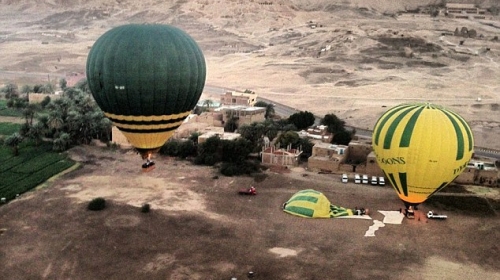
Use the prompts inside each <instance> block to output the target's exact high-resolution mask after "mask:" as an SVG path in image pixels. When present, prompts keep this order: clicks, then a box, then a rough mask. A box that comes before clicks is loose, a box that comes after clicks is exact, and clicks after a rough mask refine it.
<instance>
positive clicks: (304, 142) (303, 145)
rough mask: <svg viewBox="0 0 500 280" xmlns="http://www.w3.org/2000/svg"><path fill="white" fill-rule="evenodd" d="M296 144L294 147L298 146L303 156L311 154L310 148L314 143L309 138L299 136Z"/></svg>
mask: <svg viewBox="0 0 500 280" xmlns="http://www.w3.org/2000/svg"><path fill="white" fill-rule="evenodd" d="M296 145H297V147H296V148H300V149H301V150H302V154H303V155H304V156H306V157H309V156H311V154H312V148H313V146H314V143H312V142H311V140H309V139H308V138H299V141H298V143H297V144H296Z"/></svg>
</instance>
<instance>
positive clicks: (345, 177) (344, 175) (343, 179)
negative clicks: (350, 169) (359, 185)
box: [342, 174, 349, 183]
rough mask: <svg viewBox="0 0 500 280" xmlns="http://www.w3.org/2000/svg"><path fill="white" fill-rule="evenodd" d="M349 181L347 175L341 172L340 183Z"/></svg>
mask: <svg viewBox="0 0 500 280" xmlns="http://www.w3.org/2000/svg"><path fill="white" fill-rule="evenodd" d="M347 182H349V177H347V174H342V183H347Z"/></svg>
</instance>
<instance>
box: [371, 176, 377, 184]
mask: <svg viewBox="0 0 500 280" xmlns="http://www.w3.org/2000/svg"><path fill="white" fill-rule="evenodd" d="M371 182H372V185H376V184H378V181H377V176H372V181H371Z"/></svg>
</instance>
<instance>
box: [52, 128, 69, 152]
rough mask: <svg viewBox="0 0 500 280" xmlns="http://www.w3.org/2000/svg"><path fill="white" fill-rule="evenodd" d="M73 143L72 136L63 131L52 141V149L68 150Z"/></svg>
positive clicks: (58, 150) (57, 150)
mask: <svg viewBox="0 0 500 280" xmlns="http://www.w3.org/2000/svg"><path fill="white" fill-rule="evenodd" d="M70 144H71V137H70V135H69V134H68V133H65V132H63V133H61V134H60V135H59V137H58V138H56V139H54V141H53V142H52V149H53V150H54V151H56V152H62V151H66V150H67V149H68V148H69V146H70Z"/></svg>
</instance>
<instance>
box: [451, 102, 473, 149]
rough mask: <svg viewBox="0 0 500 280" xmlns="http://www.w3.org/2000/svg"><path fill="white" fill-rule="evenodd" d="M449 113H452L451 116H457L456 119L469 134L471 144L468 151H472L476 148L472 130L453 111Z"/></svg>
mask: <svg viewBox="0 0 500 280" xmlns="http://www.w3.org/2000/svg"><path fill="white" fill-rule="evenodd" d="M447 112H448V113H450V114H451V115H453V116H455V118H456V119H457V120H458V121H459V122H460V123H461V124H462V127H463V129H464V130H465V132H466V133H467V140H468V142H469V147H468V151H472V149H473V147H474V140H473V138H472V132H471V130H470V127H469V125H468V124H467V123H466V122H465V120H464V119H463V118H462V117H461V116H459V115H457V114H455V113H454V112H451V111H447Z"/></svg>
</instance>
